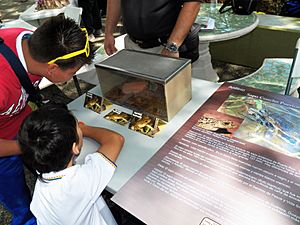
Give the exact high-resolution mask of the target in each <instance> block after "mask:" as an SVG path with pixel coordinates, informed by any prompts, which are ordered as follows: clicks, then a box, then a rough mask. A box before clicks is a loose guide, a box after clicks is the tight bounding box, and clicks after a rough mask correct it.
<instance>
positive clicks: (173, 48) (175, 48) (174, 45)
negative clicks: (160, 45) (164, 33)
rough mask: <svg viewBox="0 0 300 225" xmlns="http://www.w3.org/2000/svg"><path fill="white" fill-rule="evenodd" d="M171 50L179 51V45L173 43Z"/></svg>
mask: <svg viewBox="0 0 300 225" xmlns="http://www.w3.org/2000/svg"><path fill="white" fill-rule="evenodd" d="M170 48H171V49H172V51H174V52H175V51H176V52H177V51H178V48H177V45H176V44H175V43H171V45H170Z"/></svg>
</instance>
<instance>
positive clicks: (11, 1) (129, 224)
mask: <svg viewBox="0 0 300 225" xmlns="http://www.w3.org/2000/svg"><path fill="white" fill-rule="evenodd" d="M34 2H35V0H1V2H0V15H1V16H0V18H1V20H2V21H3V22H6V21H10V20H13V19H17V18H18V17H19V14H20V13H21V12H23V11H25V10H26V9H27V8H28V7H30V6H31V5H32V4H33V3H34ZM104 20H105V18H104ZM213 67H214V69H215V70H216V71H217V73H218V74H219V76H220V81H226V80H232V79H235V78H239V77H243V76H245V75H248V74H249V73H252V72H253V71H254V70H253V69H252V68H247V67H242V66H238V65H232V64H228V63H224V62H219V61H214V60H213ZM79 82H80V86H81V89H82V90H83V92H85V91H87V90H89V89H90V88H92V87H94V86H93V85H91V84H88V83H85V82H83V81H81V80H79ZM42 93H43V94H44V95H45V96H46V97H47V98H49V99H52V100H55V101H57V102H63V103H66V104H67V103H69V102H70V101H72V100H73V99H75V98H76V97H78V94H77V92H76V89H75V86H74V82H73V81H72V80H71V81H69V82H66V83H63V84H58V85H51V86H49V87H47V88H46V89H44V90H43V91H42ZM26 180H27V183H28V186H29V188H30V189H31V190H33V187H34V182H35V178H34V177H33V176H32V175H31V173H29V172H28V171H27V170H26ZM104 196H105V198H106V199H109V198H110V194H109V193H107V192H104ZM108 204H109V206H110V207H111V209H112V211H113V213H114V215H115V217H116V219H117V221H118V222H119V224H126V225H139V224H143V223H141V222H140V221H138V220H137V219H135V218H134V217H132V216H131V215H130V214H128V213H126V212H125V211H124V210H122V209H121V208H119V207H118V206H116V205H114V204H113V203H112V202H110V201H109V202H108ZM10 220H11V215H10V213H9V212H7V211H6V210H5V209H4V207H2V206H1V205H0V224H1V225H6V224H9V221H10Z"/></svg>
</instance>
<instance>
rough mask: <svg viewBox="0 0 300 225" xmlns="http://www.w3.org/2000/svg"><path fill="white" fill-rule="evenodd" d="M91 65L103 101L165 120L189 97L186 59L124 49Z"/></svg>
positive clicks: (187, 62)
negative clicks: (93, 67)
mask: <svg viewBox="0 0 300 225" xmlns="http://www.w3.org/2000/svg"><path fill="white" fill-rule="evenodd" d="M95 66H96V71H97V75H98V78H99V82H100V87H101V91H102V95H103V97H104V98H107V99H108V100H110V101H112V102H113V103H115V104H118V105H121V106H124V107H126V108H129V109H132V110H134V111H137V112H142V113H145V114H149V115H152V116H155V117H158V118H160V119H162V120H165V121H170V120H171V119H172V118H173V117H174V116H175V114H176V113H177V112H178V111H179V110H180V109H181V108H182V107H183V106H184V105H185V104H186V103H187V102H188V101H189V100H190V99H191V97H192V92H191V63H190V60H189V59H182V58H179V59H175V58H170V57H165V56H161V55H157V54H152V53H145V52H139V51H133V50H126V49H124V50H121V51H119V52H118V53H116V54H114V55H112V56H110V57H109V58H107V59H105V60H103V61H102V62H100V63H98V64H95Z"/></svg>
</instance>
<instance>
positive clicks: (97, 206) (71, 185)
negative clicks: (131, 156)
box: [18, 105, 124, 225]
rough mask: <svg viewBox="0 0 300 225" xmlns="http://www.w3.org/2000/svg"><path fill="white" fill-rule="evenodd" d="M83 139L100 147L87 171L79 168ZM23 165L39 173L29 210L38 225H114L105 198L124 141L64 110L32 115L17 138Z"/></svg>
mask: <svg viewBox="0 0 300 225" xmlns="http://www.w3.org/2000/svg"><path fill="white" fill-rule="evenodd" d="M83 136H85V137H89V138H92V139H94V140H96V141H97V142H99V143H100V144H101V146H100V147H99V149H98V150H97V152H96V153H93V154H89V155H88V156H86V158H85V163H84V164H83V165H74V160H75V158H76V156H78V155H79V153H80V150H81V147H82V142H83ZM18 142H19V144H20V147H21V150H22V152H23V157H24V162H25V163H26V164H28V166H30V167H31V168H32V169H34V170H36V171H37V173H38V180H37V182H36V185H35V190H34V194H33V199H32V202H31V204H30V209H31V211H32V213H33V214H34V216H35V217H36V218H37V222H38V224H39V225H44V224H46V225H76V224H78V225H84V224H86V225H93V224H95V225H113V224H116V222H115V220H114V218H113V216H112V214H111V212H110V211H109V209H108V207H107V205H106V204H105V202H104V200H103V198H102V197H101V192H102V191H103V190H104V188H105V187H106V185H107V184H108V182H109V181H110V179H111V177H112V176H113V173H114V171H115V168H116V165H115V164H114V162H115V161H116V159H117V157H118V155H119V152H120V150H121V148H122V146H123V143H124V138H123V137H122V136H121V135H119V134H118V133H115V132H113V131H111V130H107V129H104V128H96V127H91V126H88V125H85V124H84V123H82V122H77V120H76V119H75V117H74V116H73V115H72V114H71V113H70V112H69V111H68V109H67V108H66V107H62V106H57V105H56V106H53V105H50V106H46V107H42V108H40V109H38V110H36V111H34V112H32V113H31V114H30V115H29V116H28V117H27V118H26V119H25V120H24V122H23V124H22V126H21V129H20V131H19V135H18Z"/></svg>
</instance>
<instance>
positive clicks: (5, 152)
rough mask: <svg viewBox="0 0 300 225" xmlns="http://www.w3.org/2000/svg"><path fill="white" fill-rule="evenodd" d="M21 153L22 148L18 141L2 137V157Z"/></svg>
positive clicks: (0, 143) (0, 145)
mask: <svg viewBox="0 0 300 225" xmlns="http://www.w3.org/2000/svg"><path fill="white" fill-rule="evenodd" d="M20 154H21V150H20V147H19V145H18V143H17V141H15V140H5V139H0V157H4V156H12V155H20Z"/></svg>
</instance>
